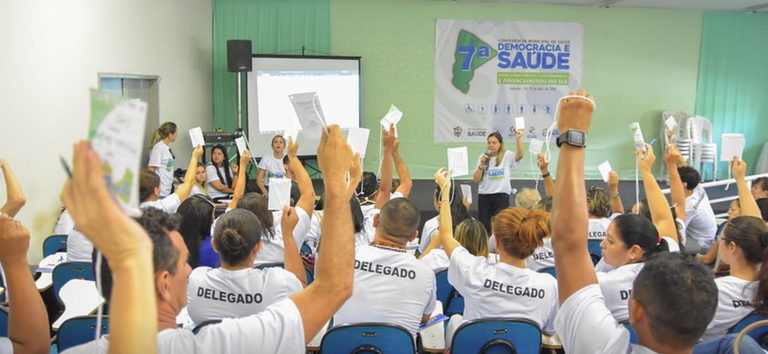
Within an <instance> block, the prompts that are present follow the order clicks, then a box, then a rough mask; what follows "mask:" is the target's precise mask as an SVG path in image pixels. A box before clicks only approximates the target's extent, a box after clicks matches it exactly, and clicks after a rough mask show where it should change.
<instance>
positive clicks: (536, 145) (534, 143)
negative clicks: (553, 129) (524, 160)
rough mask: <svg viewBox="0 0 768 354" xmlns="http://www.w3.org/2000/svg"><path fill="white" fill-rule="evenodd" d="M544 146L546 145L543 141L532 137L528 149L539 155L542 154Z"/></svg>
mask: <svg viewBox="0 0 768 354" xmlns="http://www.w3.org/2000/svg"><path fill="white" fill-rule="evenodd" d="M542 147H544V142H543V141H541V140H539V139H536V138H531V141H530V142H529V145H528V151H530V152H531V153H532V154H535V155H538V154H541V148H542Z"/></svg>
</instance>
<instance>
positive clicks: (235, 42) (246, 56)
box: [227, 39, 253, 73]
mask: <svg viewBox="0 0 768 354" xmlns="http://www.w3.org/2000/svg"><path fill="white" fill-rule="evenodd" d="M227 70H228V71H229V72H236V73H239V72H250V71H251V70H253V67H252V65H251V41H250V40H248V39H231V40H228V41H227Z"/></svg>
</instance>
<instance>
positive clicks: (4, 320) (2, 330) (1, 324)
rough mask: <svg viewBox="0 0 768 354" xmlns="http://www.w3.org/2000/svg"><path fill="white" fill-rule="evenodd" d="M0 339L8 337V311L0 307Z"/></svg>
mask: <svg viewBox="0 0 768 354" xmlns="http://www.w3.org/2000/svg"><path fill="white" fill-rule="evenodd" d="M0 337H8V309H6V308H5V307H3V306H0Z"/></svg>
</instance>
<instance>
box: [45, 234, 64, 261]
mask: <svg viewBox="0 0 768 354" xmlns="http://www.w3.org/2000/svg"><path fill="white" fill-rule="evenodd" d="M61 251H64V252H66V251H67V235H51V236H48V237H46V238H45V241H43V257H48V256H50V255H52V254H54V253H56V252H61Z"/></svg>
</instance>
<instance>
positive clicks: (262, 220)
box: [237, 193, 275, 241]
mask: <svg viewBox="0 0 768 354" xmlns="http://www.w3.org/2000/svg"><path fill="white" fill-rule="evenodd" d="M237 208H238V209H245V210H248V211H250V212H251V213H253V215H256V218H257V219H258V220H259V224H260V225H261V229H262V230H263V232H264V236H265V237H266V238H267V240H270V241H271V240H273V239H274V237H275V219H274V217H273V216H272V212H271V211H269V204H267V199H266V198H264V196H263V195H261V194H259V193H246V194H245V195H243V196H242V197H241V198H240V200H238V201H237Z"/></svg>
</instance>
